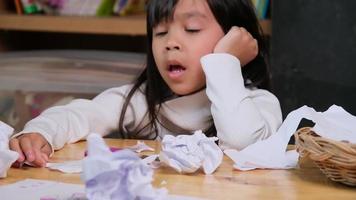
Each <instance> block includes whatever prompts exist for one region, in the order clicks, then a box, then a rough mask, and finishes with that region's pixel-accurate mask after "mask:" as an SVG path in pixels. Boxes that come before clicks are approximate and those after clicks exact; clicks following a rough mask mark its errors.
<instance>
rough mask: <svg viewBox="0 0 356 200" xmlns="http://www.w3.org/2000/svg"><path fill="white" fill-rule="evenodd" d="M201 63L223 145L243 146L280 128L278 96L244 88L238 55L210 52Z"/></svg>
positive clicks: (280, 114) (224, 147) (237, 147)
mask: <svg viewBox="0 0 356 200" xmlns="http://www.w3.org/2000/svg"><path fill="white" fill-rule="evenodd" d="M201 63H202V66H203V70H204V73H205V76H206V81H207V88H206V92H207V95H208V98H209V99H210V101H211V102H212V106H211V113H212V116H213V119H214V124H215V127H216V129H217V136H218V138H219V145H220V146H221V148H222V149H227V148H234V149H238V150H241V149H243V148H245V147H246V146H248V145H250V144H252V143H254V142H256V141H258V140H263V139H265V138H267V137H269V136H270V135H271V134H273V133H275V132H277V129H278V128H279V126H280V125H281V123H282V112H281V108H280V104H279V101H278V99H277V98H276V97H275V96H274V95H273V94H272V93H270V92H268V91H266V90H261V89H248V88H245V86H244V80H243V77H242V72H241V65H240V61H239V60H238V59H237V58H236V57H234V56H232V55H230V54H209V55H206V56H204V57H202V59H201Z"/></svg>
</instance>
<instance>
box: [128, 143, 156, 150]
mask: <svg viewBox="0 0 356 200" xmlns="http://www.w3.org/2000/svg"><path fill="white" fill-rule="evenodd" d="M128 149H130V150H132V151H135V152H136V153H140V152H143V151H155V150H154V149H153V148H151V147H150V146H148V145H147V144H146V143H145V142H142V141H137V144H135V145H133V146H131V147H128Z"/></svg>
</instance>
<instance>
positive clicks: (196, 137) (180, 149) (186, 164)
mask: <svg viewBox="0 0 356 200" xmlns="http://www.w3.org/2000/svg"><path fill="white" fill-rule="evenodd" d="M217 140H218V138H216V137H211V138H208V137H206V136H205V135H204V134H203V133H202V131H196V132H195V133H194V134H193V135H179V136H177V137H174V136H172V135H166V136H165V137H164V138H163V140H162V150H161V153H160V155H159V158H160V160H161V161H162V162H163V163H165V164H167V165H168V166H170V167H172V168H173V169H175V170H176V171H178V172H180V173H193V172H195V171H197V170H198V169H199V168H201V167H202V168H203V170H204V172H205V174H211V173H213V172H214V171H215V170H216V168H218V167H219V165H220V164H221V162H222V158H223V152H222V151H221V149H220V148H219V146H218V145H217V144H216V143H215V141H217Z"/></svg>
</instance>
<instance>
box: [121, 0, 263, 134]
mask: <svg viewBox="0 0 356 200" xmlns="http://www.w3.org/2000/svg"><path fill="white" fill-rule="evenodd" d="M178 1H179V0H148V3H147V8H146V11H147V43H148V44H147V58H146V59H147V61H146V68H145V69H144V71H143V72H142V73H141V74H140V75H139V77H138V78H137V79H136V81H135V82H134V85H133V87H132V89H131V90H130V92H129V93H128V95H127V97H126V100H125V102H124V105H123V108H122V112H121V115H120V119H119V130H118V132H119V134H120V135H121V137H123V138H135V137H138V135H139V134H140V130H134V131H131V132H130V133H127V132H126V131H125V130H124V127H123V121H124V118H125V113H126V111H127V108H128V106H129V104H130V100H131V98H132V96H133V95H134V93H135V92H137V91H138V90H139V89H140V87H141V86H142V85H143V84H144V83H145V86H144V87H145V88H143V91H142V92H143V93H144V95H145V96H146V102H147V106H148V116H149V124H147V126H148V128H150V129H151V131H150V132H152V133H153V134H155V137H154V138H156V137H157V136H158V135H157V134H158V133H157V123H155V122H158V123H160V122H159V120H158V112H159V109H160V106H161V104H162V103H163V102H164V101H165V100H166V99H167V98H169V96H170V95H172V92H171V90H170V88H169V87H168V85H167V84H166V83H165V81H164V80H163V78H162V77H161V75H160V73H159V71H158V69H157V66H156V63H155V60H154V57H153V52H152V32H153V28H154V27H155V26H156V25H158V24H159V23H160V22H162V21H169V20H171V19H172V18H173V14H174V9H175V6H176V4H177V2H178ZM206 1H207V3H208V4H209V7H210V9H211V11H212V13H213V15H214V16H215V19H216V20H217V22H218V23H219V24H220V26H221V28H222V29H223V31H224V32H225V33H227V32H228V31H229V30H230V28H231V27H232V26H238V27H244V28H245V29H246V30H247V31H248V32H249V33H250V34H251V35H252V36H253V37H254V38H255V39H256V40H257V41H258V47H259V53H258V55H257V57H256V58H255V59H254V60H252V61H251V62H250V63H248V64H247V65H246V66H244V67H243V68H242V74H243V77H244V80H245V84H246V85H250V86H252V87H258V88H262V89H269V72H268V67H267V62H266V60H267V55H268V54H267V50H266V46H265V42H264V40H263V36H262V35H263V33H262V29H261V27H260V25H259V22H258V19H257V17H256V13H255V9H254V6H253V4H252V3H251V1H250V0H206ZM162 125H163V124H162ZM145 128H147V127H145ZM145 128H144V129H145ZM141 130H143V129H141ZM205 134H206V135H208V136H211V135H216V130H215V127H214V125H212V126H211V127H210V128H209V129H208V130H205ZM150 138H151V139H152V137H151V136H150Z"/></svg>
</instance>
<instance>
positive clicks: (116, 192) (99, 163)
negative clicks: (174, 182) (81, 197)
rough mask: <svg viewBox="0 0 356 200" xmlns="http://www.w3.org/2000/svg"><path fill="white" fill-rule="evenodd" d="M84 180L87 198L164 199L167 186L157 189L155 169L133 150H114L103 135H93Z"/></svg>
mask: <svg viewBox="0 0 356 200" xmlns="http://www.w3.org/2000/svg"><path fill="white" fill-rule="evenodd" d="M87 140H88V156H87V157H86V158H85V159H84V161H83V176H82V179H83V180H84V181H85V185H86V195H87V197H88V199H94V200H95V199H100V200H102V199H105V200H106V199H115V200H120V199H122V200H124V199H145V200H150V199H152V200H153V199H164V198H165V197H166V196H167V193H168V192H167V190H166V189H164V188H163V189H155V188H153V186H152V184H151V182H152V180H153V178H152V176H153V170H152V169H151V168H150V167H149V166H148V164H147V163H146V162H145V161H144V160H141V159H140V157H139V156H138V155H137V154H135V153H134V152H132V151H131V150H120V151H116V152H111V151H110V149H109V148H108V146H106V144H105V142H104V140H103V139H102V138H101V136H99V135H96V134H91V135H89V136H88V138H87Z"/></svg>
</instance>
